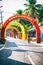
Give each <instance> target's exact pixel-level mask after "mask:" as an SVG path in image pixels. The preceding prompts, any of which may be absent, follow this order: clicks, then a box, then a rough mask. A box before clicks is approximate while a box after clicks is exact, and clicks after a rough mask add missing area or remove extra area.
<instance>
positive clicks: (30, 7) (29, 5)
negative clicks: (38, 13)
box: [24, 0, 36, 17]
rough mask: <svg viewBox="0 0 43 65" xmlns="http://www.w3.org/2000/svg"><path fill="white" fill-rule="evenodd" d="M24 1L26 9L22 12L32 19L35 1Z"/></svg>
mask: <svg viewBox="0 0 43 65" xmlns="http://www.w3.org/2000/svg"><path fill="white" fill-rule="evenodd" d="M26 1H27V2H28V3H26V4H24V5H25V6H26V9H25V10H24V12H25V14H27V15H30V16H32V17H34V12H35V4H36V0H26Z"/></svg>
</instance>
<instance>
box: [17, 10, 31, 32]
mask: <svg viewBox="0 0 43 65" xmlns="http://www.w3.org/2000/svg"><path fill="white" fill-rule="evenodd" d="M16 12H17V14H22V13H23V10H17V11H16ZM18 21H19V23H21V24H22V25H23V26H24V28H25V31H26V33H27V31H28V30H29V29H30V28H32V24H31V23H30V22H28V21H26V20H23V19H19V20H18Z"/></svg>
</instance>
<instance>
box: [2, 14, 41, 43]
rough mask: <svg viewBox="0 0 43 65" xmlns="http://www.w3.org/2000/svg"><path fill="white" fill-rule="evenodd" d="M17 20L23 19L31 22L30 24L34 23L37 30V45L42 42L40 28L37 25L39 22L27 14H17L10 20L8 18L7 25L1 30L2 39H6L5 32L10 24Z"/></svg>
mask: <svg viewBox="0 0 43 65" xmlns="http://www.w3.org/2000/svg"><path fill="white" fill-rule="evenodd" d="M17 18H21V19H24V20H27V21H29V22H30V23H32V24H33V25H34V27H35V29H36V41H37V43H39V42H40V28H39V26H38V24H37V21H36V20H34V18H32V17H30V16H27V15H25V14H16V15H15V16H11V17H10V18H8V19H7V20H6V21H5V23H4V24H3V26H2V30H1V38H2V39H5V38H4V32H5V29H6V27H7V26H8V24H9V23H10V22H11V21H12V20H15V19H17Z"/></svg>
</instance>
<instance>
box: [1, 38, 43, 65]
mask: <svg viewBox="0 0 43 65" xmlns="http://www.w3.org/2000/svg"><path fill="white" fill-rule="evenodd" d="M17 64H18V65H43V47H41V46H38V45H35V44H30V43H28V42H27V41H22V40H20V39H19V40H18V39H13V38H9V37H8V38H7V39H6V44H5V47H4V49H3V50H2V51H0V65H17Z"/></svg>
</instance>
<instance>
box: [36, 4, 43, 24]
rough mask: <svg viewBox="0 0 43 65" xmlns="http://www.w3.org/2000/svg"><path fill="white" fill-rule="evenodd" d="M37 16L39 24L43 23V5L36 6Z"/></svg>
mask: <svg viewBox="0 0 43 65" xmlns="http://www.w3.org/2000/svg"><path fill="white" fill-rule="evenodd" d="M35 11H36V12H35V16H36V19H38V22H39V23H42V22H43V6H42V5H41V4H37V5H35Z"/></svg>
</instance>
